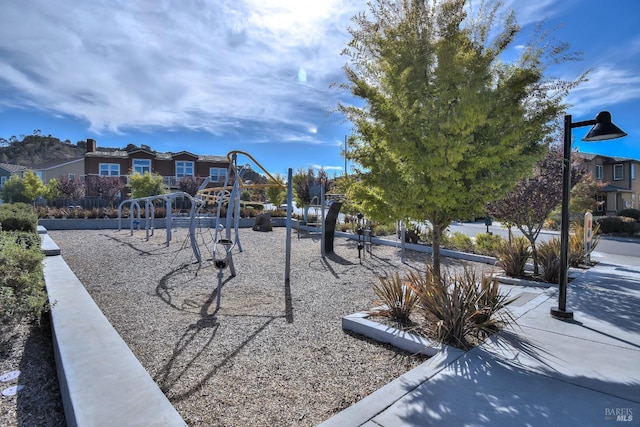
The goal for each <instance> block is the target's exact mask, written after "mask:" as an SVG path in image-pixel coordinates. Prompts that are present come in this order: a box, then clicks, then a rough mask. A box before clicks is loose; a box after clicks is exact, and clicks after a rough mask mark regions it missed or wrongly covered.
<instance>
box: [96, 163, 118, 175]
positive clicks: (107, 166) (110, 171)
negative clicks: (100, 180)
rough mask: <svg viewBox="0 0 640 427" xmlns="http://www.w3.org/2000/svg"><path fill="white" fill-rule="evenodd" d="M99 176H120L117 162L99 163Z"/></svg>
mask: <svg viewBox="0 0 640 427" xmlns="http://www.w3.org/2000/svg"><path fill="white" fill-rule="evenodd" d="M100 176H120V165H119V164H118V163H100Z"/></svg>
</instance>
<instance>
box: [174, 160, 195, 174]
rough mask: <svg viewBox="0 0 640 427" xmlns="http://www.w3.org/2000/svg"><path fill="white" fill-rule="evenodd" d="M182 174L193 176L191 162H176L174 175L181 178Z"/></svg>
mask: <svg viewBox="0 0 640 427" xmlns="http://www.w3.org/2000/svg"><path fill="white" fill-rule="evenodd" d="M183 176H193V162H186V161H177V162H176V177H177V178H182V177H183Z"/></svg>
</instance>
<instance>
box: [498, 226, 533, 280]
mask: <svg viewBox="0 0 640 427" xmlns="http://www.w3.org/2000/svg"><path fill="white" fill-rule="evenodd" d="M530 256H531V244H530V243H529V241H528V240H527V239H526V238H525V237H524V236H516V237H514V238H512V239H511V242H508V241H505V242H504V243H503V244H502V245H500V248H499V249H498V251H497V253H496V258H497V259H498V264H497V265H498V266H499V267H500V268H502V269H503V270H504V272H505V273H506V274H507V275H508V276H511V277H522V276H524V269H525V267H526V266H527V261H528V260H529V257H530Z"/></svg>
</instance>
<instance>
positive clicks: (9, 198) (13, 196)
mask: <svg viewBox="0 0 640 427" xmlns="http://www.w3.org/2000/svg"><path fill="white" fill-rule="evenodd" d="M0 194H1V196H2V201H3V202H4V203H19V202H22V203H29V202H30V201H31V200H29V199H28V198H27V197H26V196H25V195H24V181H23V180H22V178H20V177H19V176H18V175H11V177H10V178H9V179H8V180H7V181H6V182H5V183H4V185H3V186H2V191H1V193H0Z"/></svg>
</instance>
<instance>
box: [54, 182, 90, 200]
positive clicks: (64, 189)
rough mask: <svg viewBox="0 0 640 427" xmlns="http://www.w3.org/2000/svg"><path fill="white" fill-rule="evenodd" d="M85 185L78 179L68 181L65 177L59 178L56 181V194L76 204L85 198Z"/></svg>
mask: <svg viewBox="0 0 640 427" xmlns="http://www.w3.org/2000/svg"><path fill="white" fill-rule="evenodd" d="M85 189H86V186H85V183H84V182H83V181H81V180H79V179H75V178H74V179H69V178H68V177H66V176H60V179H59V180H58V192H59V194H60V197H62V198H63V199H65V200H71V201H73V202H76V201H78V200H80V199H82V198H84V196H85Z"/></svg>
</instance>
